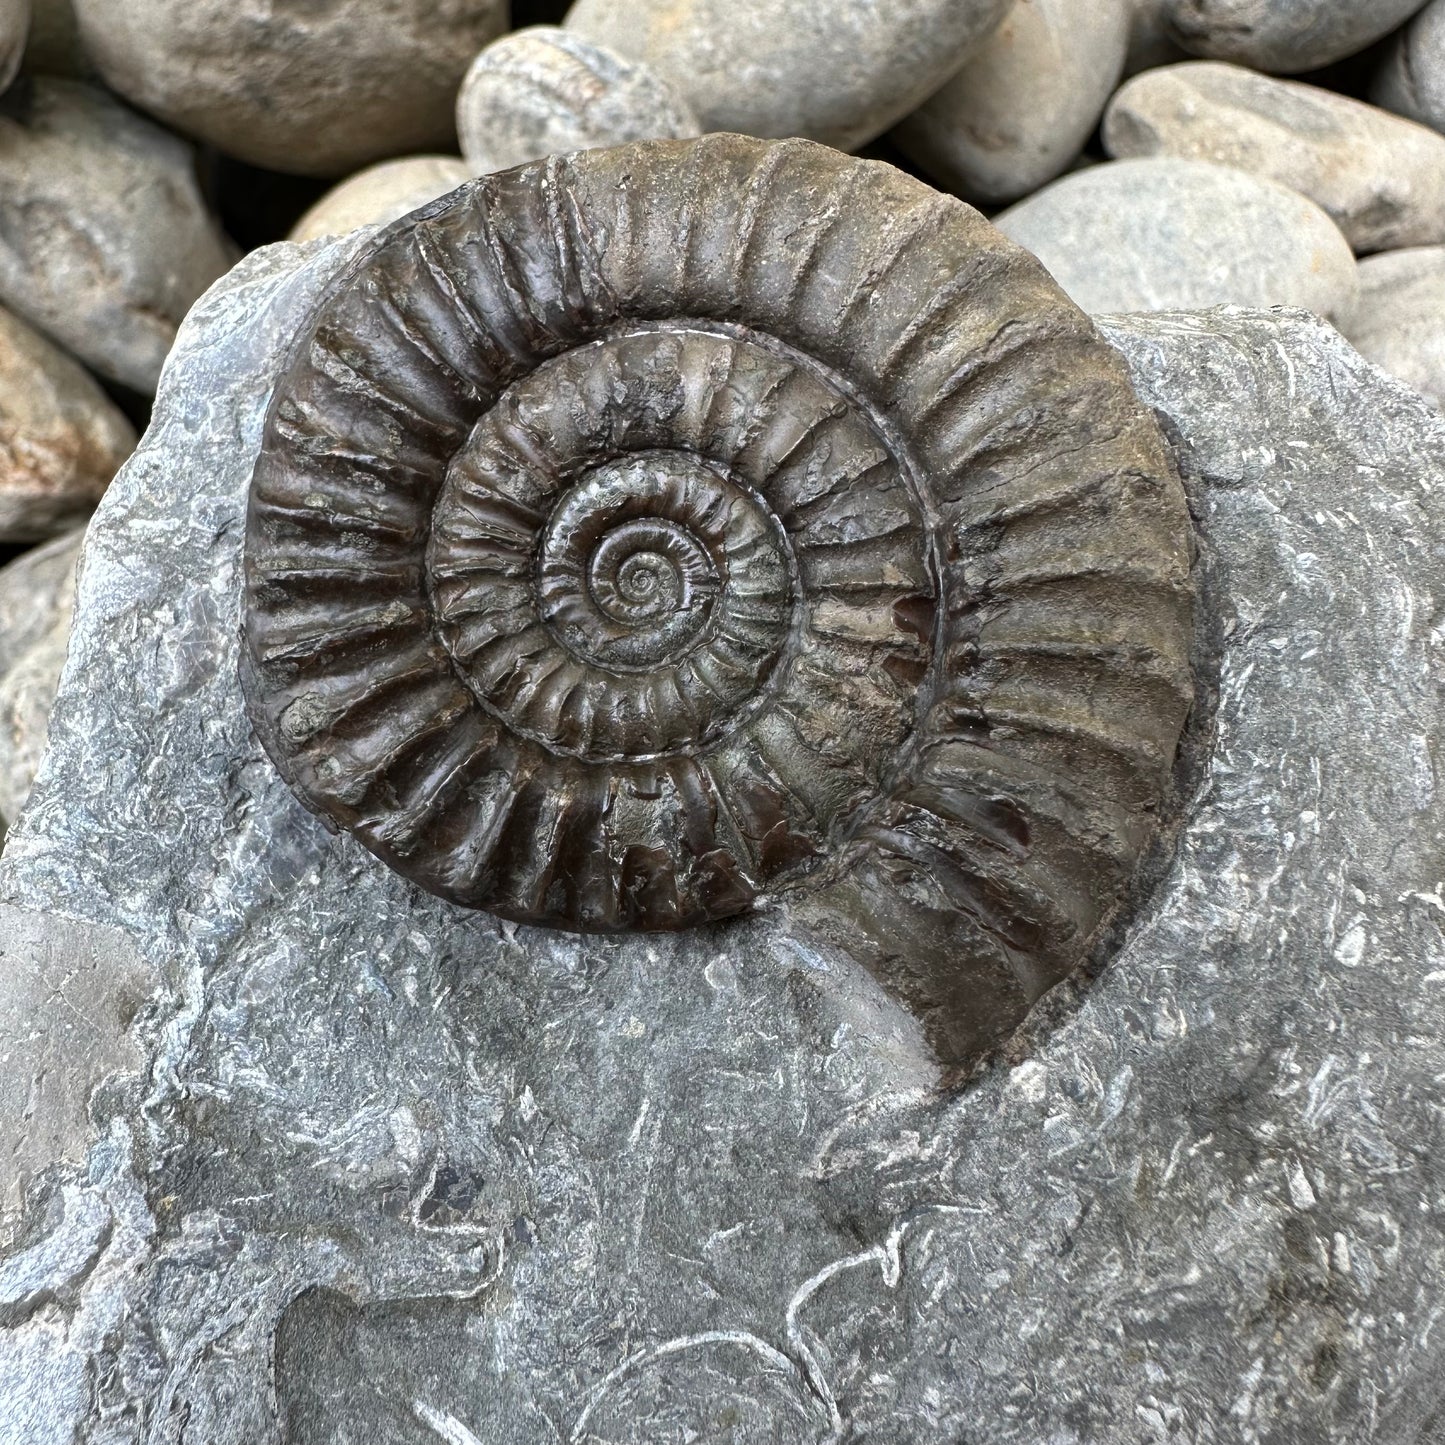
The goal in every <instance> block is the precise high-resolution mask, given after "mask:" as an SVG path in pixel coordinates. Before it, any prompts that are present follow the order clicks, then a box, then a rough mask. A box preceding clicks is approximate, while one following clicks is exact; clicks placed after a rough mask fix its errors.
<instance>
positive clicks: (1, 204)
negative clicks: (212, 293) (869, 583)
mask: <svg viewBox="0 0 1445 1445" xmlns="http://www.w3.org/2000/svg"><path fill="white" fill-rule="evenodd" d="M233 255H234V251H233V248H232V247H231V245H230V243H229V242H228V241H227V240H226V238H225V237H224V236H223V235H222V234H221V231H220V228H219V227H218V226H217V224H216V222H215V220H214V219H213V218H212V217H211V216H210V214H209V213H208V212H207V210H206V206H205V203H204V201H203V200H202V199H201V193H200V189H199V187H198V185H197V183H196V172H195V155H194V152H193V150H192V148H191V147H190V146H189V145H187V144H186V143H185V142H184V141H182V140H179V139H177V138H176V137H175V136H173V135H171V134H169V133H168V132H167V131H164V130H162V129H161V127H160V126H158V125H155V124H153V123H152V122H151V121H148V120H146V119H144V118H143V117H141V116H138V115H136V114H135V113H134V112H132V111H130V110H127V109H126V107H125V106H123V105H121V104H120V103H119V102H117V101H115V100H113V99H112V98H111V97H110V96H108V95H106V94H105V93H104V92H103V91H100V90H97V89H93V88H91V87H90V86H86V85H81V84H79V83H77V82H75V81H69V80H52V79H48V78H37V79H35V80H30V81H21V82H20V83H19V84H18V85H16V86H15V87H14V88H13V89H12V91H11V93H10V95H9V96H7V98H6V105H5V109H4V113H3V114H0V301H3V302H4V303H5V304H6V305H8V306H10V307H11V308H12V309H13V310H15V311H17V312H19V313H20V314H21V315H22V316H24V317H25V318H26V319H27V320H29V321H30V322H32V323H33V324H34V325H35V326H38V327H39V328H40V329H41V330H42V331H44V332H46V333H47V334H48V335H49V336H50V337H52V338H53V339H54V340H56V341H58V342H59V343H60V344H61V345H62V346H64V347H65V348H66V350H68V351H71V352H73V353H74V354H75V355H76V356H79V357H80V358H81V359H82V360H83V361H85V362H87V363H88V364H89V365H90V366H92V367H94V369H95V370H96V371H98V372H100V373H101V374H102V375H104V376H108V377H110V378H111V380H113V381H118V382H121V383H123V384H124V385H126V386H129V387H132V388H134V389H135V390H137V391H153V390H154V389H155V384H156V380H157V378H158V377H159V376H160V370H161V364H162V362H164V360H165V358H166V353H167V352H168V351H169V350H170V347H171V343H172V341H174V340H175V335H176V327H177V325H178V324H179V323H180V320H181V318H182V317H183V316H184V315H185V314H186V312H187V310H188V309H189V308H190V305H191V303H192V302H193V301H194V300H195V299H196V298H197V297H198V296H199V295H200V294H201V292H202V291H204V290H205V289H206V287H207V286H209V285H210V284H211V282H212V281H214V280H215V279H216V278H217V277H218V276H219V275H221V273H222V272H223V271H225V270H227V269H228V268H229V266H230V264H231V261H232V258H233Z"/></svg>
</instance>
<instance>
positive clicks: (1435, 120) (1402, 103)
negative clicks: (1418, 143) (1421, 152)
mask: <svg viewBox="0 0 1445 1445" xmlns="http://www.w3.org/2000/svg"><path fill="white" fill-rule="evenodd" d="M1370 99H1371V100H1373V101H1374V102H1375V103H1376V105H1382V106H1384V107H1385V109H1386V110H1393V111H1394V112H1396V114H1398V115H1403V116H1408V117H1409V118H1410V119H1411V120H1418V121H1422V122H1423V123H1424V124H1425V125H1428V126H1432V127H1433V128H1434V129H1435V130H1438V131H1445V0H1432V3H1430V4H1429V5H1427V6H1426V7H1425V8H1424V9H1423V10H1422V11H1421V12H1420V13H1419V14H1418V15H1417V16H1416V17H1415V18H1414V20H1412V21H1411V22H1410V24H1409V25H1407V26H1406V27H1405V28H1404V29H1403V30H1402V31H1401V32H1400V33H1399V35H1397V36H1396V37H1395V38H1394V39H1393V40H1392V41H1391V42H1390V45H1389V47H1388V48H1387V50H1386V52H1385V58H1384V61H1383V62H1382V64H1381V66H1380V70H1379V73H1378V74H1377V75H1376V77H1375V83H1374V86H1373V88H1372V89H1371V92H1370Z"/></svg>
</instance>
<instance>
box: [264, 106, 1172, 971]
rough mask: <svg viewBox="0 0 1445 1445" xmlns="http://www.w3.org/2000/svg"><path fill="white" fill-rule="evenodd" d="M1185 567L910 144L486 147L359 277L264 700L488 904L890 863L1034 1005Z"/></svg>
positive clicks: (713, 893) (1118, 381)
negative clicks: (503, 163)
mask: <svg viewBox="0 0 1445 1445" xmlns="http://www.w3.org/2000/svg"><path fill="white" fill-rule="evenodd" d="M1189 566H1190V531H1189V524H1188V518H1187V514H1186V511H1185V506H1184V502H1183V497H1182V493H1181V489H1180V487H1179V484H1178V481H1177V479H1176V478H1175V476H1174V475H1173V471H1172V468H1171V464H1170V462H1169V460H1168V457H1167V454H1166V452H1165V449H1164V447H1163V444H1162V442H1161V439H1160V437H1159V435H1158V432H1157V430H1156V428H1155V426H1154V424H1153V422H1152V420H1151V418H1150V417H1149V416H1148V414H1147V413H1146V412H1145V410H1144V409H1143V408H1142V407H1141V405H1140V404H1139V402H1138V401H1137V400H1136V398H1135V397H1134V395H1133V393H1132V391H1131V390H1130V387H1129V384H1128V381H1127V378H1126V375H1125V372H1124V369H1123V365H1122V363H1121V361H1120V360H1119V358H1118V357H1117V356H1116V355H1115V354H1114V353H1113V352H1112V351H1111V350H1110V348H1109V347H1108V346H1107V345H1106V344H1105V343H1104V341H1103V340H1102V339H1101V338H1100V337H1099V335H1098V334H1097V333H1096V332H1095V330H1094V329H1093V327H1092V326H1091V324H1090V323H1089V321H1088V320H1087V319H1086V318H1085V317H1084V315H1083V314H1082V313H1081V312H1079V311H1078V310H1077V309H1076V308H1075V307H1074V306H1073V305H1071V304H1070V303H1069V302H1068V301H1067V300H1066V299H1065V297H1064V296H1063V295H1062V293H1061V292H1060V291H1059V290H1058V289H1057V287H1055V286H1054V285H1053V283H1052V282H1051V281H1050V280H1049V278H1048V276H1047V275H1046V274H1045V273H1044V271H1043V270H1042V269H1041V268H1040V267H1039V266H1038V264H1037V263H1036V262H1035V261H1033V260H1032V259H1031V258H1030V257H1029V256H1028V255H1027V254H1026V253H1024V252H1023V251H1022V250H1020V249H1019V248H1017V247H1016V246H1014V245H1012V244H1010V243H1009V242H1008V241H1006V240H1004V239H1003V237H1001V236H1000V235H999V234H998V233H997V232H996V231H994V230H993V229H992V228H991V227H990V226H989V225H988V224H987V223H986V222H985V221H984V220H983V219H982V218H981V217H979V216H978V215H977V214H976V213H975V212H973V211H972V210H970V209H969V208H968V207H966V206H964V205H961V204H960V203H958V202H956V201H953V200H950V199H947V198H945V197H943V196H940V195H938V194H937V193H936V192H934V191H932V190H930V189H928V188H927V187H925V186H923V185H921V184H919V183H917V182H915V181H913V180H910V179H909V178H907V177H906V176H904V175H902V174H900V173H899V172H897V171H895V170H893V169H892V168H890V167H888V166H885V165H881V164H877V163H874V162H867V161H859V160H855V159H852V158H850V157H848V156H844V155H841V154H838V153H836V152H834V151H831V150H828V149H825V148H823V147H821V146H817V145H812V144H810V143H807V142H782V143H777V142H763V141H756V140H749V139H744V138H742V137H738V136H725V135H711V136H707V137H704V138H702V139H701V140H696V141H682V142H655V143H648V144H642V145H634V146H627V147H622V148H619V149H616V150H611V151H593V152H587V153H584V154H580V155H577V156H572V157H568V158H562V159H555V158H554V159H551V160H548V161H545V162H539V163H537V164H535V165H530V166H526V167H523V168H521V169H518V170H514V171H510V172H507V173H505V174H501V175H493V176H488V177H485V178H483V179H481V180H478V181H475V182H473V183H471V184H470V185H468V186H466V187H464V188H463V189H462V190H460V191H458V192H456V193H454V194H453V195H452V196H450V197H448V198H446V199H445V200H443V201H441V202H438V203H436V204H435V205H433V206H431V207H430V208H428V209H427V210H425V211H423V212H421V213H419V214H418V215H417V216H413V217H411V218H409V219H407V220H405V221H403V222H400V223H398V224H397V225H396V226H393V227H392V228H390V229H389V230H387V231H385V232H383V233H381V234H380V235H379V236H378V237H377V238H376V239H375V241H374V242H373V243H372V244H371V245H370V246H369V248H368V249H366V250H365V252H364V254H362V255H361V257H360V259H359V260H357V261H356V262H355V263H354V264H353V265H352V266H351V267H350V268H349V270H348V271H347V272H346V273H345V274H344V275H343V276H341V277H340V278H339V279H338V280H337V282H336V283H335V284H334V285H333V286H331V287H330V289H329V290H328V292H327V294H326V295H325V297H324V298H323V299H322V301H321V302H320V303H319V304H318V306H317V307H316V309H315V312H314V314H313V315H312V317H311V318H310V321H309V323H308V325H307V327H306V329H305V332H304V334H303V335H302V336H301V337H300V338H299V342H298V345H297V346H296V349H295V351H294V353H293V357H292V360H291V362H290V364H289V367H288V369H287V370H286V371H285V373H284V375H283V376H282V378H281V380H280V383H279V385H278V387H277V390H276V394H275V398H274V401H273V403H272V408H271V412H270V415H269V419H268V422H267V429H266V436H265V443H264V447H263V450H262V455H261V460H260V462H259V464H258V466H257V469H256V475H255V481H254V484H253V489H252V496H251V507H250V516H249V521H248V534H247V561H246V618H245V631H246V657H245V664H244V666H245V683H246V689H247V695H248V698H249V700H250V707H251V711H252V716H253V719H254V721H255V725H256V728H257V731H258V733H259V735H260V737H261V740H262V742H263V743H264V745H265V747H266V750H267V752H268V753H269V754H270V756H271V757H272V759H273V760H274V762H275V763H276V766H277V767H278V768H279V769H280V770H281V772H282V774H283V775H284V776H285V777H286V779H287V780H288V782H289V783H290V784H291V786H292V787H293V788H294V789H295V790H296V791H297V793H298V794H299V795H300V796H301V798H302V799H303V800H304V801H305V802H306V803H307V805H308V806H309V807H311V808H312V809H314V810H315V811H316V812H317V813H319V814H320V815H322V816H323V817H324V818H326V819H329V820H331V821H332V822H333V823H334V824H337V825H340V826H341V827H344V828H347V829H349V830H350V831H351V832H353V833H354V834H356V836H357V837H358V838H359V839H360V840H361V841H362V842H363V843H364V844H365V845H366V846H367V847H368V848H370V849H371V850H372V851H373V852H375V853H376V854H378V855H379V856H380V857H382V858H383V859H385V860H386V861H387V862H388V863H389V864H391V866H393V867H394V868H396V869H398V870H399V871H400V872H402V873H403V874H405V875H406V876H407V877H409V878H412V879H414V880H415V881H416V882H417V883H419V884H421V885H422V886H423V887H425V888H428V889H431V890H432V891H434V892H436V893H439V894H441V895H443V896H444V897H447V898H450V899H453V900H455V901H456V902H458V903H462V904H465V905H468V906H471V907H478V908H487V909H490V910H492V911H494V912H496V913H499V914H502V915H504V916H506V917H509V918H513V919H520V920H526V921H532V922H538V923H546V924H552V925H556V926H561V927H566V928H577V929H589V930H591V929H595V930H623V929H676V928H683V927H687V926H690V925H694V924H699V923H702V922H705V921H707V920H709V919H716V918H721V917H725V916H727V915H729V914H734V913H738V912H741V911H743V910H746V909H748V908H749V907H751V906H752V905H753V904H754V903H755V901H757V900H759V899H760V898H762V897H764V896H767V895H777V894H780V893H782V892H784V891H789V890H801V892H800V894H799V896H800V898H806V897H807V896H808V895H812V896H814V897H816V896H818V890H820V889H829V890H836V888H837V887H838V886H839V885H840V884H842V885H846V886H853V885H852V884H849V882H848V880H850V879H851V880H871V881H868V882H866V884H865V883H858V884H857V886H858V887H860V888H864V891H867V889H869V888H871V889H873V890H874V892H875V893H876V892H877V890H879V889H882V890H891V891H892V892H894V893H896V894H897V896H898V897H899V898H901V899H906V900H907V901H908V904H909V906H910V907H912V908H915V909H916V910H919V911H921V914H922V915H923V916H931V915H934V914H938V915H944V916H951V917H953V918H955V919H956V920H959V921H960V922H961V924H962V925H964V926H966V929H967V931H968V936H969V937H970V938H971V939H972V940H974V941H973V943H971V944H970V945H969V947H971V948H973V949H974V950H975V951H976V952H979V953H980V954H989V955H990V956H993V955H996V956H998V957H1000V958H1003V959H1004V960H1006V961H1007V967H1008V968H1009V969H1010V970H1011V971H1012V976H1013V977H1015V978H1018V979H1020V980H1023V982H1022V983H1021V984H1020V987H1021V989H1022V990H1023V992H1025V993H1031V992H1037V991H1038V989H1037V984H1036V983H1033V982H1030V980H1037V981H1040V982H1041V981H1043V980H1045V979H1047V978H1052V977H1054V976H1057V974H1058V973H1059V972H1061V971H1062V970H1063V969H1064V968H1065V967H1067V966H1069V965H1071V964H1072V963H1073V962H1075V961H1077V959H1078V957H1079V955H1080V954H1081V952H1082V951H1083V949H1084V948H1085V947H1086V946H1087V945H1088V943H1089V941H1090V939H1091V938H1092V937H1093V936H1094V935H1095V934H1096V932H1097V930H1098V928H1099V926H1100V924H1101V923H1102V922H1103V921H1104V920H1105V919H1106V918H1107V916H1108V915H1109V914H1110V912H1111V911H1112V910H1113V909H1114V908H1115V907H1116V906H1117V904H1118V903H1119V901H1120V900H1121V898H1122V897H1123V894H1124V891H1125V890H1126V888H1127V886H1128V882H1129V879H1130V876H1131V874H1132V872H1133V870H1134V867H1135V865H1136V863H1137V861H1138V858H1139V855H1140V853H1141V851H1142V850H1143V848H1144V847H1145V846H1146V844H1147V842H1148V841H1149V838H1150V836H1151V832H1152V829H1153V825H1154V819H1155V814H1156V810H1157V808H1158V806H1159V804H1160V801H1161V799H1162V797H1163V796H1164V795H1165V792H1166V789H1167V787H1168V784H1169V777H1170V772H1171V766H1172V764H1173V761H1174V757H1175V753H1176V749H1177V746H1178V743H1179V738H1180V732H1181V729H1182V726H1183V723H1184V719H1185V716H1186V714H1187V712H1188V710H1189V706H1190V702H1191V698H1192V685H1191V675H1190V668H1189V661H1188V659H1189V643H1190V629H1191V618H1192V594H1191V591H1190V583H1189ZM960 962H963V960H960Z"/></svg>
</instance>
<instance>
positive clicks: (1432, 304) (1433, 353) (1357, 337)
mask: <svg viewBox="0 0 1445 1445" xmlns="http://www.w3.org/2000/svg"><path fill="white" fill-rule="evenodd" d="M1340 330H1341V331H1343V332H1344V333H1345V335H1346V336H1347V337H1348V338H1349V340H1350V341H1351V342H1352V343H1353V345H1354V346H1355V347H1356V349H1357V350H1358V351H1359V352H1360V353H1361V354H1362V355H1363V356H1365V357H1366V358H1367V359H1368V360H1370V361H1373V362H1374V363H1375V365H1376V366H1378V367H1381V368H1382V369H1383V370H1385V371H1388V372H1389V373H1390V374H1391V376H1397V377H1399V378H1400V380H1401V381H1404V382H1407V383H1408V384H1409V385H1410V386H1413V387H1414V388H1415V390H1416V391H1418V392H1421V393H1422V394H1423V395H1424V396H1425V397H1426V398H1427V399H1428V400H1429V401H1430V403H1431V404H1432V405H1433V406H1437V407H1440V408H1442V409H1445V246H1421V247H1417V248H1415V249H1413V250H1406V251H1389V252H1386V253H1385V254H1383V255H1380V256H1371V257H1369V258H1368V259H1366V260H1364V261H1361V262H1360V299H1359V302H1358V303H1357V304H1356V306H1355V308H1354V310H1353V311H1352V312H1351V313H1350V314H1349V315H1348V316H1347V317H1345V318H1344V320H1343V322H1342V323H1341V326H1340Z"/></svg>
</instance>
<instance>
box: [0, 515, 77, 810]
mask: <svg viewBox="0 0 1445 1445" xmlns="http://www.w3.org/2000/svg"><path fill="white" fill-rule="evenodd" d="M84 540H85V529H84V528H83V527H82V528H79V529H78V530H76V531H72V532H69V533H67V534H66V535H65V536H63V537H57V538H55V540H54V541H52V542H48V543H47V544H46V545H45V546H43V547H37V548H35V549H34V550H33V551H30V552H26V553H25V554H24V555H23V556H21V557H19V558H17V559H16V560H15V561H14V562H11V563H10V564H9V566H7V567H0V836H3V832H4V825H5V824H6V823H13V822H14V821H15V819H16V818H17V817H19V815H20V809H21V808H22V807H23V806H24V805H25V800H26V798H27V797H28V796H29V795H30V787H31V784H32V783H33V782H34V781H35V772H36V769H37V768H38V767H39V766H40V758H41V754H43V753H44V751H45V740H46V734H47V732H48V730H49V724H50V709H51V707H52V706H53V705H54V702H55V694H56V692H57V690H58V689H59V686H60V674H61V671H62V670H63V668H64V667H65V652H66V646H67V644H68V643H69V641H70V624H71V619H72V617H73V615H74V612H75V572H76V567H77V566H78V564H79V562H80V556H81V552H82V549H83V544H84Z"/></svg>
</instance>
